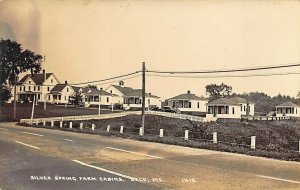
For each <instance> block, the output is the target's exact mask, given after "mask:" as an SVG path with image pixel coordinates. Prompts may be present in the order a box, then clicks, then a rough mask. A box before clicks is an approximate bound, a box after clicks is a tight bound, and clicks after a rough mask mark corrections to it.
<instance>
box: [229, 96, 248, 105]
mask: <svg viewBox="0 0 300 190" xmlns="http://www.w3.org/2000/svg"><path fill="white" fill-rule="evenodd" d="M229 100H231V101H233V102H235V103H237V104H247V100H246V99H245V98H240V97H233V98H230V99H229ZM248 103H249V104H254V103H253V102H250V101H249V102H248Z"/></svg>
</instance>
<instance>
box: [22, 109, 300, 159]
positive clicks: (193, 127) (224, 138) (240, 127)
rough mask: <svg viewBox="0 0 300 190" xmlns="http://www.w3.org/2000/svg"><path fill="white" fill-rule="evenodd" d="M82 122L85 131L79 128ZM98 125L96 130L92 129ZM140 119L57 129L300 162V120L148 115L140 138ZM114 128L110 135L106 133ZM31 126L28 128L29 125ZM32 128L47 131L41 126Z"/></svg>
mask: <svg viewBox="0 0 300 190" xmlns="http://www.w3.org/2000/svg"><path fill="white" fill-rule="evenodd" d="M80 122H82V123H83V124H84V128H83V129H82V130H81V129H80V128H79V126H80ZM92 124H95V125H96V129H95V130H94V131H93V130H91V125H92ZM139 124H140V116H138V115H129V116H125V117H120V118H112V119H104V120H90V121H76V122H74V121H73V128H72V129H70V128H68V122H64V126H63V128H60V127H59V122H56V123H55V126H54V128H51V127H49V126H50V123H46V125H47V127H46V128H49V129H57V130H64V131H70V132H77V133H88V134H95V135H105V136H117V137H122V138H129V139H135V140H140V141H149V142H157V143H164V144H172V145H179V146H186V147H193V148H202V149H209V150H216V151H224V152H232V153H240V154H247V155H251V156H261V157H268V158H275V159H280V160H290V161H300V155H299V153H298V152H297V150H298V142H299V140H300V125H299V121H268V122H266V121H251V122H240V123H236V122H235V123H198V122H191V121H188V120H180V119H171V118H166V117H162V116H154V115H147V116H146V121H145V136H139V135H138V133H139V126H140V125H139ZM107 125H110V126H111V127H110V132H109V133H107V132H106V127H107ZM27 126H28V125H27ZM120 126H124V133H123V134H120V132H119V130H120ZM32 127H41V128H45V127H43V126H42V124H40V125H39V126H35V125H33V126H32ZM159 129H164V137H163V138H160V137H159V136H158V135H159ZM186 129H187V130H189V139H190V140H188V141H185V140H184V138H183V137H184V130H186ZM212 132H218V143H217V144H213V143H212V142H211V139H212V134H211V133H212ZM252 135H255V136H256V138H257V143H256V145H257V147H256V149H255V150H251V149H250V147H249V145H250V138H249V137H250V136H252Z"/></svg>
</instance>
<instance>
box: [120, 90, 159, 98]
mask: <svg viewBox="0 0 300 190" xmlns="http://www.w3.org/2000/svg"><path fill="white" fill-rule="evenodd" d="M142 95H143V91H142V89H132V90H131V92H129V93H127V94H126V95H125V96H127V97H142ZM145 96H146V97H150V98H159V97H158V96H155V95H152V94H151V93H145Z"/></svg>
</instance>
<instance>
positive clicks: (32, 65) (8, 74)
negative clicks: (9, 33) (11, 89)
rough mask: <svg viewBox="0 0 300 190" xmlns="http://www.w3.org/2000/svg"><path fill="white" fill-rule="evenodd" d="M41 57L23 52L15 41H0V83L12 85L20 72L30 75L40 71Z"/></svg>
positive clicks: (28, 51) (30, 52) (29, 52)
mask: <svg viewBox="0 0 300 190" xmlns="http://www.w3.org/2000/svg"><path fill="white" fill-rule="evenodd" d="M42 59H43V57H42V56H41V55H38V54H35V53H34V52H32V51H30V50H27V49H26V50H23V48H22V46H21V44H18V43H17V42H16V41H12V40H9V39H7V40H4V39H3V38H1V39H0V82H1V84H6V83H7V82H8V83H10V84H12V83H13V82H14V81H15V76H17V75H19V74H20V73H22V72H26V71H29V70H30V71H31V73H32V74H34V73H38V72H39V71H40V70H41V63H42Z"/></svg>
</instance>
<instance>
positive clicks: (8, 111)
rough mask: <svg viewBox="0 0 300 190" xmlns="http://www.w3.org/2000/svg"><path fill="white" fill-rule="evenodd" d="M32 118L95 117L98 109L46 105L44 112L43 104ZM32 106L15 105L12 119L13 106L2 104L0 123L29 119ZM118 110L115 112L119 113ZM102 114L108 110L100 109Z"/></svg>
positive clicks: (25, 104)
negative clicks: (14, 113)
mask: <svg viewBox="0 0 300 190" xmlns="http://www.w3.org/2000/svg"><path fill="white" fill-rule="evenodd" d="M34 109H35V111H34V118H43V117H62V116H76V115H97V114H98V109H91V108H83V107H73V106H70V105H69V106H67V107H65V106H64V105H55V104H47V109H46V110H44V104H43V103H38V105H36V106H35V108H34ZM31 110H32V104H31V103H17V118H16V120H15V119H14V118H13V104H12V103H11V104H8V103H6V104H4V105H3V106H1V111H2V113H1V114H0V122H12V121H19V120H20V119H29V118H30V117H31ZM119 111H120V110H115V112H119ZM101 113H102V114H106V113H111V111H110V110H109V109H104V108H102V110H101Z"/></svg>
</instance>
